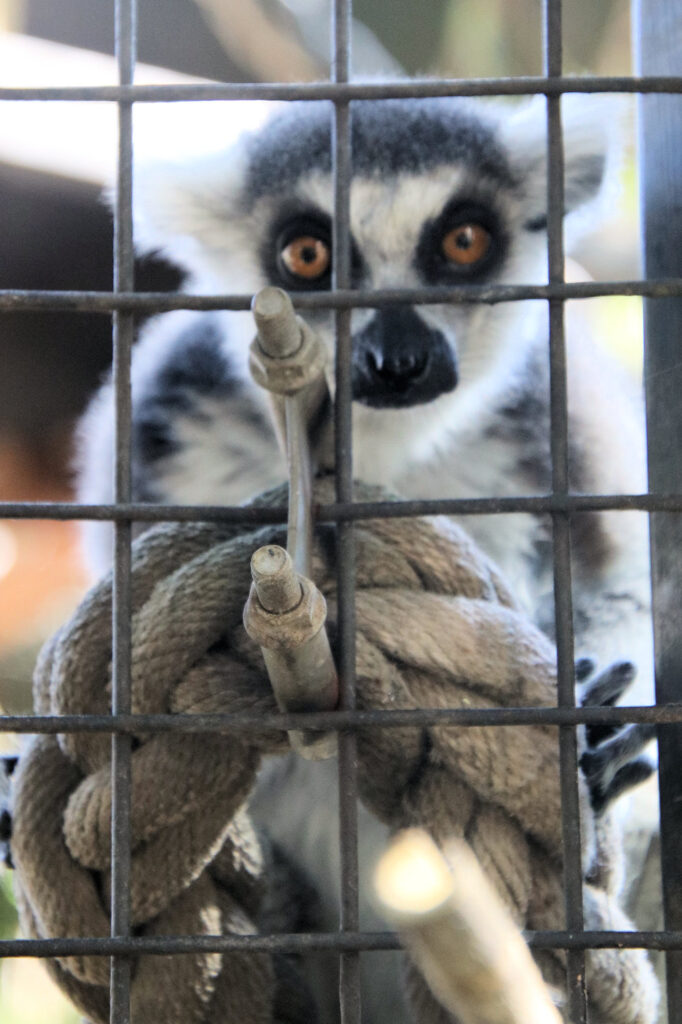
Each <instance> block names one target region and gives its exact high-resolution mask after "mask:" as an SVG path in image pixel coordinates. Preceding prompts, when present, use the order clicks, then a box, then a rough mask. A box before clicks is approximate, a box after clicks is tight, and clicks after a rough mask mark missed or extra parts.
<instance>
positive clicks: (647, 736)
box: [575, 657, 656, 814]
mask: <svg viewBox="0 0 682 1024" xmlns="http://www.w3.org/2000/svg"><path fill="white" fill-rule="evenodd" d="M596 668H597V666H596V662H595V661H594V660H593V659H592V658H589V657H583V658H579V659H578V661H576V666H575V675H576V682H577V683H579V684H582V687H581V688H582V695H581V698H580V703H581V704H582V706H583V707H612V706H613V705H614V704H615V703H616V702H617V701H618V700H620V698H621V697H622V696H623V694H624V693H625V692H626V690H627V689H628V687H629V686H630V684H631V683H632V681H633V680H634V678H635V675H636V669H635V666H634V665H633V664H632V662H631V661H618V662H615V663H614V664H613V665H609V666H608V667H607V668H606V669H604V670H603V671H602V672H598V673H597V671H596ZM590 677H593V678H590ZM655 737H656V729H655V726H653V725H649V724H642V725H618V724H609V725H599V724H591V725H586V726H585V739H586V750H585V752H584V754H583V755H582V757H581V759H580V767H581V768H582V771H583V774H584V775H585V779H586V781H587V785H588V787H589V791H590V800H591V803H592V808H593V810H594V811H595V813H596V814H602V813H603V812H604V811H605V810H606V809H607V807H608V806H609V805H610V804H611V803H613V801H614V800H615V799H616V798H617V797H619V796H621V795H622V794H623V793H625V792H626V791H627V790H629V789H632V788H633V787H634V786H636V785H638V784H639V783H640V782H644V781H645V780H646V779H648V778H649V776H650V775H651V774H652V773H653V772H654V771H655V764H654V763H653V762H652V761H651V760H650V759H649V758H648V757H641V756H640V755H641V753H642V751H643V749H644V747H645V746H646V745H647V744H648V743H649V742H650V741H651V740H652V739H655Z"/></svg>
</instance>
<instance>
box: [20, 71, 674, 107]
mask: <svg viewBox="0 0 682 1024" xmlns="http://www.w3.org/2000/svg"><path fill="white" fill-rule="evenodd" d="M566 92H581V93H585V92H626V93H655V92H661V93H679V92H682V76H680V75H677V76H675V75H671V76H668V75H647V76H642V77H640V78H637V77H635V76H632V75H620V76H606V75H604V76H601V75H581V76H580V77H576V76H574V75H556V76H552V77H551V78H547V77H546V76H533V75H519V76H518V77H514V78H474V79H471V78H429V79H419V78H414V79H410V81H397V82H372V83H351V82H300V83H299V84H297V85H286V84H284V83H272V82H247V83H236V82H221V83H210V84H206V85H119V86H115V85H104V86H67V87H60V88H45V87H41V88H9V87H3V88H0V100H22V101H26V102H31V101H34V100H80V101H85V102H102V101H110V102H113V103H117V102H120V101H124V102H127V103H132V102H134V103H182V102H185V101H187V100H205V101H210V100H215V101H218V100H333V101H335V102H336V101H339V102H349V101H350V100H361V99H365V100H368V99H372V100H380V99H400V98H401V97H407V98H412V97H416V98H427V97H430V96H532V95H544V96H560V95H562V94H563V93H566Z"/></svg>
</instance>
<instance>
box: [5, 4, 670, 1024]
mask: <svg viewBox="0 0 682 1024" xmlns="http://www.w3.org/2000/svg"><path fill="white" fill-rule="evenodd" d="M639 3H640V10H641V9H643V8H644V7H645V6H646V7H647V9H648V10H649V15H648V17H647V21H646V24H644V22H643V21H642V24H641V27H640V39H641V43H640V47H641V49H640V52H641V55H642V56H641V61H640V62H641V65H642V70H643V71H646V72H649V71H650V72H652V73H651V74H648V73H647V74H644V75H640V76H639V77H623V76H621V77H614V76H610V77H602V76H595V75H591V76H584V77H580V78H574V77H569V76H565V75H564V74H563V69H562V41H561V0H544V5H543V11H544V18H543V27H544V69H543V70H544V73H543V75H542V76H537V77H519V78H514V79H478V80H474V81H467V80H460V79H433V80H428V81H425V80H411V81H400V82H384V83H369V84H367V83H365V84H355V83H351V82H350V81H349V78H350V19H351V0H334V4H333V11H334V18H333V29H332V36H333V47H332V49H333V53H334V62H333V73H332V79H331V81H330V82H328V83H310V84H299V85H280V84H268V83H265V84H263V83H249V84H245V85H241V84H207V85H187V86H136V85H134V84H133V73H134V64H135V10H136V0H116V6H115V19H116V27H117V55H118V62H119V85H118V86H111V87H94V88H66V89H64V88H59V89H57V88H55V89H51V88H41V89H23V88H22V89H5V88H3V89H0V100H16V101H26V102H31V101H37V100H57V99H59V100H79V101H83V100H86V101H102V100H107V101H110V102H114V103H117V104H118V107H119V128H120V135H119V161H118V191H117V202H116V207H115V278H114V285H113V289H112V291H111V292H88V291H69V292H55V291H48V290H37V289H36V290H26V289H22V290H18V289H6V290H2V291H0V311H2V310H7V311H18V310H35V309H57V310H65V311H72V312H80V311H98V312H101V313H104V314H113V332H114V365H115V395H116V425H117V428H116V429H117V433H116V451H117V474H116V490H115V501H114V502H113V503H112V504H109V505H102V506H79V505H77V504H74V503H59V502H2V503H0V517H5V518H10V517H11V518H54V519H108V520H111V521H113V522H114V523H115V524H116V551H115V572H114V580H115V583H114V599H113V609H112V615H113V624H112V625H113V637H114V686H113V698H112V713H111V715H92V716H66V717H63V718H58V717H55V716H36V715H30V716H29V715H27V716H4V717H2V718H1V719H0V732H9V731H12V732H17V733H25V732H33V733H35V732H44V733H56V732H74V731H90V732H107V733H111V735H112V787H113V791H114V806H113V810H112V864H113V866H112V908H111V909H112V928H111V937H110V938H108V939H107V938H79V939H75V938H72V939H70V938H64V939H54V940H4V941H0V956H3V957H5V956H6V957H13V956H20V955H21V956H26V955H28V956H35V957H54V956H66V955H79V954H80V955H99V956H110V957H112V979H111V1022H112V1024H128V1022H129V1020H130V958H131V957H132V956H135V955H139V954H140V953H141V952H145V951H146V952H150V953H156V954H159V955H162V954H166V955H171V954H179V953H190V952H195V951H197V950H201V951H205V952H208V951H220V952H230V951H238V950H239V951H242V950H251V951H254V952H255V951H281V952H285V951H287V952H305V951H318V950H331V951H335V952H336V953H338V955H339V958H340V965H341V969H340V1005H341V1014H342V1020H343V1022H344V1024H359V1022H360V1014H361V1006H360V986H359V959H360V954H361V953H370V952H371V951H373V950H389V949H396V948H397V946H398V944H397V940H396V938H395V936H394V935H392V934H391V933H370V932H362V931H360V930H359V915H358V864H357V749H356V743H357V732H358V730H359V729H368V728H373V729H376V728H392V727H404V726H406V725H415V726H416V725H427V724H439V725H443V724H446V723H447V724H450V725H452V726H457V727H468V726H481V725H485V726H489V727H502V726H514V725H518V724H551V725H554V726H556V727H557V731H558V735H559V742H560V768H561V793H562V823H563V837H564V851H565V895H566V922H565V928H564V929H563V930H557V931H552V932H530V933H528V934H527V936H526V937H527V939H528V941H529V944H530V945H531V946H532V947H533V948H537V949H556V948H558V949H564V950H566V951H568V962H567V969H568V974H567V976H568V982H569V999H570V1011H571V1013H572V1019H573V1020H574V1022H575V1024H584V1021H585V993H584V982H583V979H584V951H585V950H588V949H596V948H613V947H618V948H632V947H644V948H649V949H660V950H666V951H668V956H669V961H670V963H671V965H673V968H674V969H673V970H672V971H669V985H668V998H669V1008H670V1019H671V1020H678V1019H682V972H680V970H679V965H680V963H682V892H681V891H680V885H681V883H680V878H679V873H678V872H677V860H678V851H679V836H680V832H681V831H682V824H681V819H680V817H679V815H680V812H679V810H678V808H679V806H680V803H679V783H678V782H677V779H676V777H675V775H679V771H678V770H677V772H671V771H670V767H671V766H674V765H677V766H679V763H680V757H679V756H678V754H679V746H680V742H679V739H678V738H677V737H679V734H680V731H681V729H680V727H681V726H682V706H681V705H680V704H679V703H678V704H675V701H679V700H680V694H679V687H676V685H675V683H676V679H677V677H678V675H679V673H678V672H677V671H676V670H675V671H672V669H671V665H675V664H679V662H680V660H682V658H677V661H675V660H674V658H673V657H672V656H673V655H677V654H678V653H679V646H680V640H679V638H678V637H672V638H671V637H670V635H669V632H670V631H666V630H663V629H662V627H660V623H661V622H663V621H669V620H668V618H666V617H667V616H670V621H674V615H673V614H671V613H674V612H676V611H677V609H676V607H675V594H676V593H677V592H679V585H678V586H677V589H676V590H673V597H672V602H668V603H667V604H666V603H665V602H664V601H663V600H662V594H663V592H664V589H665V588H664V586H663V584H664V583H665V581H666V579H668V577H666V576H665V573H664V571H663V568H665V567H662V566H661V565H660V564H659V562H658V561H657V560H656V558H655V562H654V606H655V609H656V615H657V618H658V621H659V632H658V633H657V659H658V661H657V669H658V695H659V698H660V699H661V700H662V701H663V702H664V704H663V706H660V707H653V708H623V707H617V708H576V707H575V705H574V670H573V623H572V608H571V592H570V518H571V515H572V514H573V513H575V512H579V511H587V510H596V509H641V510H642V511H647V512H655V513H656V515H655V516H654V517H653V526H652V531H653V537H654V553H655V555H656V552H657V551H663V550H669V548H668V547H667V545H669V544H670V543H671V542H673V541H674V543H676V544H678V546H679V540H681V539H682V537H678V533H679V531H680V525H679V516H674V517H673V516H672V515H671V513H679V512H680V511H682V479H681V478H680V475H679V473H680V471H679V465H680V463H679V460H676V458H675V452H674V451H673V452H672V453H671V452H670V445H669V444H666V445H664V446H663V448H662V449H660V450H659V447H658V445H659V441H657V440H656V437H659V440H660V437H661V436H663V437H664V440H665V441H666V442H667V441H669V439H670V438H671V437H672V438H679V437H680V434H681V433H682V423H681V422H680V418H681V417H682V412H680V411H679V410H680V408H681V407H680V404H679V401H677V391H676V390H675V388H676V384H677V379H678V374H679V372H680V370H679V358H677V359H676V358H675V355H676V347H675V341H676V337H678V336H679V330H678V331H677V334H675V333H674V332H673V331H672V329H671V324H672V323H676V324H678V325H679V319H680V312H679V308H680V303H679V302H675V301H674V300H675V298H676V297H677V298H679V296H681V295H682V261H681V258H680V255H679V254H680V252H682V245H681V244H675V245H673V244H672V242H669V244H668V248H667V256H668V257H669V258H668V259H667V260H665V261H663V262H662V263H661V262H657V260H656V258H655V246H652V247H651V248H649V246H648V244H647V277H648V278H649V279H648V280H646V281H621V282H618V281H611V282H581V283H571V284H569V283H566V282H565V280H564V257H563V240H562V230H563V229H562V215H563V153H562V136H561V109H560V98H561V95H562V94H564V93H566V92H573V93H575V92H580V93H596V92H599V93H603V92H623V93H639V94H649V96H650V97H651V98H650V100H648V101H647V102H648V103H650V104H652V105H654V104H655V105H656V109H657V111H660V110H663V111H666V112H667V114H666V116H668V115H670V124H673V123H677V133H678V134H679V128H680V127H681V126H680V125H679V120H680V117H679V104H678V105H677V106H676V107H675V111H676V113H675V112H673V108H672V102H673V101H672V99H670V97H673V96H675V95H679V94H680V93H682V76H680V75H679V74H671V75H667V74H666V72H668V71H671V72H677V71H679V57H678V56H677V55H676V54H674V53H673V54H672V55H671V54H666V53H664V52H662V51H661V49H660V47H661V36H662V35H663V36H665V39H666V41H667V42H668V43H669V44H670V45H672V41H673V40H674V39H675V38H676V36H675V33H674V32H673V31H669V32H667V33H666V32H663V33H662V32H661V27H660V25H657V31H656V34H655V39H654V37H653V35H651V36H649V35H647V32H646V28H647V26H650V25H651V24H653V23H654V19H655V18H658V17H663V16H664V15H666V16H668V17H671V18H672V17H674V16H675V15H677V17H678V18H679V14H677V12H676V11H674V7H675V3H674V0H639ZM654 9H655V12H654ZM532 94H539V95H544V96H546V97H547V129H548V157H549V161H548V164H549V169H548V283H547V284H546V285H529V286H526V285H482V286H469V285H467V286H462V287H454V288H411V289H400V290H396V289H381V290H377V291H373V292H367V291H353V290H352V289H351V288H350V275H349V249H350V246H349V242H350V229H349V192H350V179H351V160H352V153H351V135H350V127H351V106H350V104H351V101H362V100H364V99H379V98H384V99H389V98H399V97H429V96H450V95H460V96H492V95H508V96H511V95H532ZM227 99H239V100H241V99H280V100H300V99H308V100H315V99H327V100H331V101H332V102H333V104H334V130H333V177H334V197H335V218H334V232H333V235H334V237H333V249H334V252H333V266H334V268H335V270H334V274H335V276H334V280H333V288H332V291H331V292H330V293H327V294H320V293H314V294H305V293H300V294H296V295H295V296H293V298H294V302H295V305H296V306H297V307H298V308H299V309H301V310H305V309H318V308H325V309H333V310H335V318H336V331H337V361H336V382H337V384H336V387H337V392H336V397H337V402H336V422H335V426H336V462H337V492H336V503H335V504H333V505H327V506H324V507H321V508H319V509H318V510H317V520H318V522H334V523H336V524H337V545H338V563H339V569H338V580H337V582H338V598H339V640H340V644H339V647H340V655H339V657H340V664H339V669H340V680H341V692H342V700H341V710H340V711H338V712H332V713H329V712H324V713H322V712H320V713H316V714H312V715H305V716H302V715H285V716H282V715H277V716H274V715H273V716H269V717H266V718H256V717H254V716H248V715H239V716H236V715H191V716H189V715H187V716H183V715H132V714H131V713H130V712H131V703H130V615H131V588H130V582H131V580H130V536H131V526H132V522H133V521H134V520H139V521H145V522H156V521H161V520H166V521H168V520H173V519H176V520H184V521H196V520H206V519H212V520H225V521H232V522H241V523H255V522H261V523H271V522H284V521H285V520H286V509H264V508H258V507H251V508H241V507H240V508H222V507H211V508H207V507H201V506H197V507H191V508H190V507H178V506H162V505H140V504H137V503H134V502H133V501H132V500H131V499H132V494H131V485H130V428H131V409H130V348H131V344H132V336H133V316H134V314H135V313H137V312H142V311H144V312H152V311H155V312H161V311H164V310H170V309H205V310H207V309H232V310H243V309H248V308H249V305H250V301H251V296H245V295H202V296H193V295H168V294H157V293H138V292H135V290H134V272H133V238H132V210H131V207H132V187H133V182H132V105H133V103H136V102H142V103H149V102H152V103H153V102H166V103H167V102H179V101H185V100H216V101H217V100H227ZM652 122H653V118H651V121H650V122H649V124H651V123H652ZM660 124H661V121H660V117H659V114H657V115H656V127H655V128H654V127H653V125H652V127H651V129H650V131H649V128H648V126H647V121H646V118H645V119H644V120H643V125H644V128H643V138H644V139H645V143H646V144H645V146H644V147H643V159H644V172H645V175H644V176H645V199H646V202H647V221H646V223H647V233H648V235H651V234H652V233H655V230H656V225H657V224H658V223H659V220H657V218H660V209H661V208H660V207H658V206H657V207H654V204H652V203H651V193H650V190H649V187H648V185H647V182H648V181H651V180H653V179H654V178H656V179H657V180H660V178H661V176H660V174H659V172H657V171H656V172H655V171H654V169H653V168H655V167H656V164H657V161H658V159H659V158H658V156H657V155H656V153H657V150H656V147H655V142H656V138H660V136H659V135H658V134H657V133H658V132H659V129H660ZM662 145H663V146H664V147H665V143H662ZM674 172H675V169H674V168H673V167H671V168H669V169H667V177H666V175H664V176H663V177H666V180H667V182H668V185H669V186H670V188H671V189H672V188H674V187H677V189H678V193H677V194H678V196H679V175H677V177H676V176H675V173H674ZM669 198H670V193H669V194H668V199H669ZM678 201H679V200H678ZM664 216H665V215H664ZM662 223H663V224H664V226H665V228H666V231H667V232H668V235H669V233H670V228H671V218H670V215H669V214H667V216H665V219H664V220H663V222H662ZM677 230H678V231H679V232H680V233H682V226H679V225H678V226H677ZM680 241H682V239H681V240H680ZM673 250H674V252H673ZM673 255H674V259H673V258H672V257H673ZM603 295H641V296H644V297H645V298H647V300H648V304H647V330H648V334H649V335H650V337H651V339H655V340H656V343H657V344H656V347H653V346H650V348H649V355H648V357H647V358H648V363H647V387H648V395H649V402H648V405H649V429H650V431H651V434H650V463H651V468H652V471H651V493H649V494H646V495H594V494H588V495H574V494H571V493H570V481H569V479H568V460H567V442H568V437H567V410H566V373H565V346H564V331H563V310H564V302H565V301H566V300H567V299H569V298H590V297H595V296H603ZM527 298H539V299H544V300H546V301H547V303H548V310H549V321H550V352H549V358H550V371H551V374H550V380H551V407H552V416H551V455H552V490H551V493H550V494H546V495H535V496H530V497H523V498H485V499H454V500H431V501H405V502H400V503H390V504H389V503H386V502H364V503H355V502H354V501H353V493H352V456H351V441H352V436H351V388H350V372H349V371H350V346H351V336H350V316H351V310H352V309H353V308H380V307H382V306H386V305H391V304H416V303H443V302H448V303H457V302H465V301H466V302H482V303H496V302H507V301H517V300H522V299H527ZM654 299H657V302H654V301H653V300H654ZM670 310H672V311H673V313H670V312H668V311H670ZM661 320H662V321H663V322H664V326H663V327H661V326H660V324H661ZM665 321H667V323H665ZM666 331H668V337H669V344H667V345H664V344H661V345H660V346H659V345H658V341H659V339H660V338H662V337H665V335H666ZM663 371H665V373H663ZM659 396H661V397H659ZM662 398H665V399H666V401H667V405H666V413H665V415H666V417H668V418H665V419H664V418H663V416H659V415H658V413H659V412H660V404H659V403H660V402H661V401H662ZM672 406H674V408H671V407H672ZM673 448H674V445H673ZM659 452H660V453H662V454H660V455H659ZM519 511H526V512H531V513H536V514H537V513H547V514H549V515H550V516H551V518H552V522H553V528H554V577H555V603H556V632H557V663H558V674H559V693H558V706H557V707H555V708H504V709H486V710H477V709H457V710H454V709H453V710H444V709H437V710H427V709H415V710H413V711H402V712H381V711H375V712H366V711H358V710H357V708H356V706H355V635H354V634H355V615H354V583H355V566H354V538H353V524H354V523H355V522H356V521H360V520H362V519H366V518H373V517H377V516H387V517H388V516H391V517H394V516H415V515H432V514H440V513H450V514H457V515H478V514H486V513H488V514H490V513H499V514H505V513H512V512H519ZM671 523H674V524H675V525H674V528H673V529H672V530H670V529H669V527H670V524H671ZM679 582H682V581H678V584H679ZM669 653H670V658H669ZM586 722H601V723H606V722H617V723H625V722H654V723H657V724H659V725H664V726H665V728H664V729H662V730H661V741H662V764H663V766H664V767H663V775H662V778H663V781H662V788H661V793H662V799H661V802H662V820H663V821H664V823H667V824H664V857H663V860H664V888H665V903H666V919H665V923H666V927H665V930H663V931H658V932H652V931H639V932H612V931H602V932H596V931H584V930H583V919H582V897H581V888H582V872H581V863H580V837H579V830H578V829H577V828H576V825H577V824H578V821H579V818H578V803H577V751H576V738H575V726H576V725H577V724H579V723H586ZM303 724H305V725H307V726H308V727H310V726H315V725H316V726H318V727H320V728H324V729H336V730H338V731H339V734H340V735H339V808H340V810H339V819H340V833H341V839H340V854H341V863H342V869H341V875H342V877H341V883H342V884H341V908H340V925H339V931H338V932H336V933H329V934H296V935H271V936H269V935H262V936H261V935H258V936H209V937H205V936H168V937H163V938H159V937H153V936H148V937H135V936H133V935H132V934H131V929H130V913H129V883H130V819H129V812H130V797H131V793H130V756H131V735H132V733H133V732H163V731H187V732H190V731H191V732H197V731H201V732H206V731H219V732H223V733H232V732H239V733H246V734H253V733H263V732H267V731H271V730H276V731H280V730H281V729H282V728H287V729H288V728H296V727H299V728H300V727H301V726H302V725H303ZM666 766H667V767H666ZM676 801H677V802H676ZM666 829H667V831H666ZM676 855H677V856H676Z"/></svg>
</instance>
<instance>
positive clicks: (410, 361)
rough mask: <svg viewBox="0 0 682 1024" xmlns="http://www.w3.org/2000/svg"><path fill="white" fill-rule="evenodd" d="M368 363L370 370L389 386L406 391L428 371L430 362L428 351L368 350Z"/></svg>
mask: <svg viewBox="0 0 682 1024" xmlns="http://www.w3.org/2000/svg"><path fill="white" fill-rule="evenodd" d="M367 363H368V365H369V369H370V372H371V373H372V374H373V375H374V376H375V377H378V378H379V379H381V380H383V381H384V382H385V383H386V385H387V386H388V387H392V388H396V390H398V391H405V390H407V389H408V388H410V387H412V386H413V385H414V384H415V383H416V382H417V381H418V380H419V378H420V377H421V376H422V374H423V373H425V372H426V370H427V368H428V364H429V354H428V352H414V351H411V352H410V351H407V352H405V351H402V352H401V351H397V352H390V353H388V354H387V353H382V352H373V351H371V350H370V351H368V353H367Z"/></svg>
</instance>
